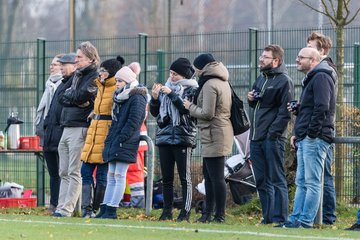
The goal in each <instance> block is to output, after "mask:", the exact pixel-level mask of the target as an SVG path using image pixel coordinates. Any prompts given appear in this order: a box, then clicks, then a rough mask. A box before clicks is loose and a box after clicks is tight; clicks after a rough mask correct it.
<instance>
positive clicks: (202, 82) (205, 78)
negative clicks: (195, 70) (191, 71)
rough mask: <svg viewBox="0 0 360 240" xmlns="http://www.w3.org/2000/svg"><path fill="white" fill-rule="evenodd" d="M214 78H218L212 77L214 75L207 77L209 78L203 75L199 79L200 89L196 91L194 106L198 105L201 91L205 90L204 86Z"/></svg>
mask: <svg viewBox="0 0 360 240" xmlns="http://www.w3.org/2000/svg"><path fill="white" fill-rule="evenodd" d="M212 78H217V77H216V76H212V75H207V76H204V75H201V76H200V77H199V81H198V83H199V87H198V88H197V89H196V91H195V94H194V101H193V103H194V104H197V100H198V97H199V94H200V91H201V89H202V88H203V86H204V85H205V83H206V82H207V81H208V80H209V79H212Z"/></svg>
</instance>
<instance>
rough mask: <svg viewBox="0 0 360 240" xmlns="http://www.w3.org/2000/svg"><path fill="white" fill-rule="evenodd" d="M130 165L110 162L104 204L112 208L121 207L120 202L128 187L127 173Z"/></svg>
mask: <svg viewBox="0 0 360 240" xmlns="http://www.w3.org/2000/svg"><path fill="white" fill-rule="evenodd" d="M128 168H129V163H123V162H115V161H114V162H109V171H108V174H107V185H106V190H105V196H104V201H103V204H106V205H107V206H110V207H119V204H120V201H121V199H122V198H123V196H124V192H125V187H126V172H127V170H128Z"/></svg>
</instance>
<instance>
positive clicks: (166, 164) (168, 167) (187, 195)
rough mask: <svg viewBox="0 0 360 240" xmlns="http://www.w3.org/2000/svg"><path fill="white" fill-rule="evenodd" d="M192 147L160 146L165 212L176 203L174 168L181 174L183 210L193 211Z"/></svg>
mask: <svg viewBox="0 0 360 240" xmlns="http://www.w3.org/2000/svg"><path fill="white" fill-rule="evenodd" d="M191 153H192V148H191V147H184V146H171V145H166V146H159V156H160V168H161V174H162V178H163V195H164V210H165V209H166V210H171V209H172V206H173V201H174V167H175V163H176V167H177V170H178V173H179V178H180V182H181V188H182V197H183V202H182V208H181V209H182V210H185V211H186V212H188V211H190V209H191V201H192V182H191V172H190V166H191V164H190V160H191Z"/></svg>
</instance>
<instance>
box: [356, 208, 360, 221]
mask: <svg viewBox="0 0 360 240" xmlns="http://www.w3.org/2000/svg"><path fill="white" fill-rule="evenodd" d="M356 223H357V224H360V208H359V210H358V213H357V222H356Z"/></svg>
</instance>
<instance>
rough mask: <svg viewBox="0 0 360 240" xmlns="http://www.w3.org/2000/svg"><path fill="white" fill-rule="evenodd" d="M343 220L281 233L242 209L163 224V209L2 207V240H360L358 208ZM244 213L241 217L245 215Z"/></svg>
mask: <svg viewBox="0 0 360 240" xmlns="http://www.w3.org/2000/svg"><path fill="white" fill-rule="evenodd" d="M340 211H341V212H342V213H341V215H340V216H339V218H338V222H337V223H336V224H335V225H333V226H325V225H323V226H320V227H318V228H317V229H279V228H274V227H273V226H272V225H266V226H264V225H261V224H259V222H260V216H259V215H258V214H255V215H254V214H253V213H251V214H249V213H246V210H244V209H242V208H241V207H234V208H231V209H229V210H227V216H226V223H225V224H215V223H211V224H198V223H195V219H196V218H197V217H199V215H196V214H195V213H194V214H193V215H192V218H191V221H190V223H187V222H183V223H177V222H174V221H167V222H159V221H157V218H158V217H159V215H160V213H161V211H160V210H153V212H152V216H150V217H147V216H145V215H144V211H142V210H136V209H121V210H119V211H118V213H119V214H118V216H119V219H118V220H106V219H83V218H76V217H73V218H54V217H51V216H48V215H47V214H46V210H45V208H36V209H1V210H0V236H1V237H0V239H29V240H32V239H34V240H35V239H36V240H39V239H87V240H91V239H97V240H99V239H106V240H110V239H127V240H133V239H135V240H137V239H156V240H162V239H206V240H210V239H222V240H225V239H234V240H237V239H326V240H335V239H339V240H345V239H360V232H353V231H344V230H343V229H344V228H346V227H349V226H350V225H351V224H352V223H354V221H355V213H356V208H345V209H341V207H340ZM240 212H242V213H240Z"/></svg>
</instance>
